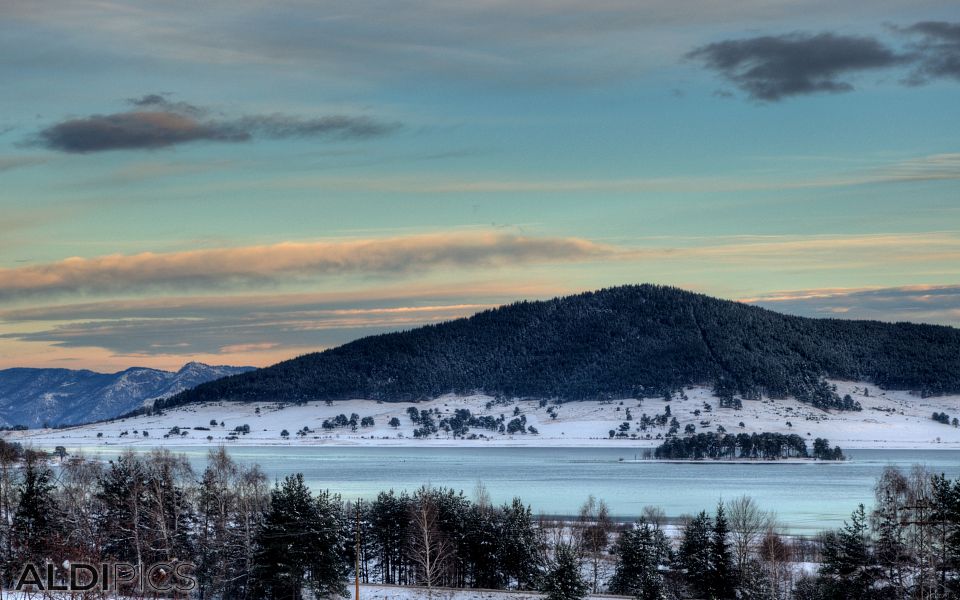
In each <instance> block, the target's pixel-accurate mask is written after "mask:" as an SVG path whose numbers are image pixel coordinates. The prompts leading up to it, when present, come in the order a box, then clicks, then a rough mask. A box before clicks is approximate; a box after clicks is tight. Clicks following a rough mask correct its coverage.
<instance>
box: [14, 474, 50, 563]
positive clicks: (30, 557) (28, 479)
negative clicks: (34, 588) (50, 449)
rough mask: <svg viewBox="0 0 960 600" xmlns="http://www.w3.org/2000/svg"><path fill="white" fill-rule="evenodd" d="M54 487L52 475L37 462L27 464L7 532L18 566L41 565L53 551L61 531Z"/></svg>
mask: <svg viewBox="0 0 960 600" xmlns="http://www.w3.org/2000/svg"><path fill="white" fill-rule="evenodd" d="M55 487H56V486H55V485H54V483H53V472H52V471H51V470H50V469H49V468H48V467H47V466H46V465H44V464H43V462H42V461H41V460H30V461H27V463H26V465H25V466H24V473H23V483H21V484H20V504H19V505H18V506H17V511H16V513H15V514H14V517H13V527H12V529H11V535H12V537H13V540H14V554H15V556H16V557H17V560H18V561H19V562H20V563H21V564H23V563H26V562H33V563H36V564H42V563H43V560H44V559H45V558H46V557H48V556H51V555H52V552H51V549H53V548H56V547H57V543H56V542H57V538H58V537H59V535H60V533H61V530H60V527H59V525H60V519H59V510H58V509H57V505H56V502H55V501H54V489H55Z"/></svg>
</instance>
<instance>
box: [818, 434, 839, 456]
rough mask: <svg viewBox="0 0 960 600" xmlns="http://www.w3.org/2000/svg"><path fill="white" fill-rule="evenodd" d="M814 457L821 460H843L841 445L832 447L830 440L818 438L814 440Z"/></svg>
mask: <svg viewBox="0 0 960 600" xmlns="http://www.w3.org/2000/svg"><path fill="white" fill-rule="evenodd" d="M813 457H814V458H816V459H819V460H843V450H841V449H840V446H834V447H833V448H830V440H827V439H825V438H817V439H815V440H814V441H813Z"/></svg>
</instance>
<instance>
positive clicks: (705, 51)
mask: <svg viewBox="0 0 960 600" xmlns="http://www.w3.org/2000/svg"><path fill="white" fill-rule="evenodd" d="M687 58H691V59H694V60H699V61H701V62H703V63H704V64H705V65H706V66H707V67H708V68H710V69H713V70H714V71H717V72H718V73H720V74H721V75H722V76H723V77H724V78H726V79H727V80H729V81H730V82H731V83H733V84H734V85H736V86H737V87H739V88H740V89H742V90H743V91H745V92H747V94H749V95H750V97H751V98H754V99H756V100H765V101H770V102H775V101H778V100H781V99H783V98H785V97H788V96H797V95H803V94H814V93H819V92H829V93H838V92H846V91H850V90H852V89H853V85H852V84H851V83H850V81H849V80H848V79H849V77H850V76H851V75H854V74H856V73H859V72H862V71H867V70H871V69H883V68H887V67H893V66H896V65H899V64H902V63H904V62H907V61H908V60H909V58H908V57H907V56H905V55H901V54H898V53H897V52H895V51H894V50H892V49H891V48H889V47H887V46H885V45H884V44H882V43H881V42H879V41H878V40H876V39H874V38H870V37H859V36H844V35H836V34H833V33H820V34H816V35H811V34H804V33H791V34H787V35H780V36H761V37H754V38H747V39H741V40H726V41H722V42H716V43H713V44H708V45H706V46H701V47H699V48H697V49H695V50H693V51H692V52H690V53H688V54H687Z"/></svg>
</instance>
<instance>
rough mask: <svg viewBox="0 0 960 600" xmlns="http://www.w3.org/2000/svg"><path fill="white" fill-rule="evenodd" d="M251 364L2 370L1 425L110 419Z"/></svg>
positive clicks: (70, 422)
mask: <svg viewBox="0 0 960 600" xmlns="http://www.w3.org/2000/svg"><path fill="white" fill-rule="evenodd" d="M250 369H251V367H224V366H209V365H205V364H202V363H196V362H191V363H187V364H186V365H184V366H183V368H181V369H180V370H179V371H176V372H172V371H160V370H157V369H146V368H142V367H133V368H130V369H127V370H125V371H120V372H119V373H95V372H93V371H86V370H71V369H5V370H2V371H0V425H6V426H12V425H26V426H28V427H40V426H42V425H44V424H48V425H69V424H75V423H86V422H90V421H96V420H100V419H109V418H112V417H116V416H118V415H122V414H125V413H127V412H130V411H131V410H134V409H136V408H139V407H140V406H143V404H144V402H146V401H148V400H153V399H155V398H166V397H168V396H171V395H173V394H176V393H178V392H181V391H183V390H185V389H189V388H192V387H194V386H196V385H199V384H201V383H204V382H207V381H211V380H213V379H218V378H220V377H224V376H227V375H234V374H236V373H243V372H245V371H249V370H250Z"/></svg>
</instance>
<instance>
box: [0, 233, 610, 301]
mask: <svg viewBox="0 0 960 600" xmlns="http://www.w3.org/2000/svg"><path fill="white" fill-rule="evenodd" d="M622 253H623V250H621V249H618V248H615V247H612V246H607V245H603V244H597V243H594V242H591V241H588V240H584V239H579V238H552V237H525V236H518V235H509V234H497V233H463V234H425V235H414V236H407V237H396V238H383V239H365V240H349V241H332V242H330V241H320V242H285V243H279V244H273V245H267V246H244V247H238V248H215V249H203V250H190V251H183V252H170V253H153V252H144V253H141V254H134V255H120V254H117V255H109V256H100V257H96V258H80V257H75V258H68V259H66V260H63V261H60V262H55V263H46V264H41V265H30V266H25V267H19V268H8V269H0V298H11V297H20V296H33V295H44V294H62V293H75V292H93V293H103V292H111V291H113V292H115V291H124V290H126V291H129V290H144V289H149V288H155V287H170V288H195V287H204V286H214V287H217V286H225V285H230V284H237V283H249V282H265V281H277V280H280V279H286V280H291V279H293V280H295V279H297V278H315V277H322V276H329V275H341V274H379V275H398V274H403V273H411V272H420V271H423V270H428V269H434V268H438V267H454V268H478V267H503V266H513V265H518V264H530V263H557V262H581V261H588V260H600V259H613V258H616V257H617V256H618V255H620V254H622Z"/></svg>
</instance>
